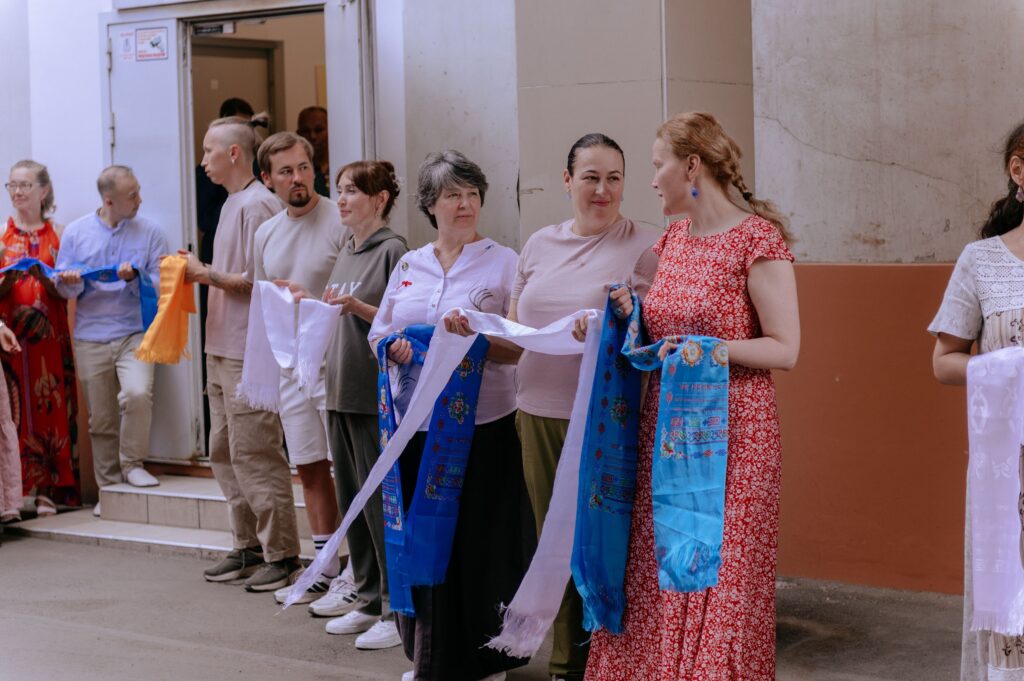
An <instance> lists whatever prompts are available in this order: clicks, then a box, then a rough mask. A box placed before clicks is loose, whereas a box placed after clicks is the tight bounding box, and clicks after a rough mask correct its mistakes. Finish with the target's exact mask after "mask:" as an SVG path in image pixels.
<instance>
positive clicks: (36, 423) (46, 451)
mask: <svg viewBox="0 0 1024 681" xmlns="http://www.w3.org/2000/svg"><path fill="white" fill-rule="evenodd" d="M6 187H7V192H8V195H9V196H10V198H11V205H12V206H13V207H14V211H15V214H14V215H13V216H11V217H10V218H8V220H7V228H6V230H5V231H4V233H3V236H2V237H0V239H2V242H3V248H4V251H3V256H2V260H0V265H2V266H3V267H7V266H8V265H13V264H14V263H16V262H18V261H19V260H21V259H22V258H35V259H37V260H39V261H41V262H43V263H45V264H47V265H49V266H50V267H53V265H54V263H55V262H56V259H57V251H58V249H59V248H60V237H59V236H58V235H57V232H56V230H55V229H54V227H53V223H52V222H51V221H50V217H49V216H50V214H51V213H52V212H53V207H54V203H53V186H52V185H51V184H50V175H49V173H48V172H47V170H46V166H44V165H41V164H39V163H36V162H35V161H18V162H17V163H15V164H14V166H13V167H12V168H11V174H10V179H9V180H8V182H7V184H6ZM0 320H2V321H3V322H4V323H5V324H7V325H8V326H10V327H11V329H12V330H13V331H14V333H15V334H16V335H17V337H18V341H19V342H20V343H21V346H22V352H21V353H19V354H17V355H13V356H5V357H4V358H3V368H4V374H5V376H6V379H7V390H8V391H9V394H10V401H11V409H12V411H13V415H14V423H15V425H16V426H17V428H18V440H19V445H20V447H21V466H22V485H23V489H24V492H25V494H26V495H30V494H32V493H33V491H34V494H35V503H36V510H37V511H38V512H39V514H40V515H50V514H53V513H56V512H57V504H65V505H69V506H77V505H79V504H80V503H81V500H80V486H79V473H78V458H77V450H76V449H75V434H76V417H77V388H76V383H75V365H74V358H73V356H72V354H71V335H70V332H69V329H68V314H67V302H66V301H65V300H64V298H62V297H61V296H60V295H59V294H58V293H57V291H56V289H55V288H54V286H53V283H52V282H51V281H50V280H49V279H48V278H47V277H46V276H45V275H44V274H43V273H42V272H41V271H40V270H39V269H38V268H33V269H32V270H30V271H28V272H24V273H22V272H15V271H11V272H8V273H6V274H5V275H4V277H3V279H2V280H0Z"/></svg>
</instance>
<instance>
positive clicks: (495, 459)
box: [369, 150, 536, 681]
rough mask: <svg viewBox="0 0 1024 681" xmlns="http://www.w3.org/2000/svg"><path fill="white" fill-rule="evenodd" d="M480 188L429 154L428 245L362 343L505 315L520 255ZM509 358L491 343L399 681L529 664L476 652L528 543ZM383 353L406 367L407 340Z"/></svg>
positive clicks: (424, 196)
mask: <svg viewBox="0 0 1024 681" xmlns="http://www.w3.org/2000/svg"><path fill="white" fill-rule="evenodd" d="M486 192H487V179H486V177H485V176H484V173H483V171H482V170H481V169H480V167H479V166H478V165H476V164H475V163H473V162H472V161H470V160H469V159H468V158H466V157H465V156H464V155H462V154H461V153H459V152H457V151H451V150H449V151H443V152H439V153H434V154H431V155H430V156H428V157H427V159H426V161H424V163H423V165H422V166H421V167H420V174H419V187H418V194H417V202H418V205H419V208H420V210H421V211H422V212H423V213H424V215H426V216H427V219H428V220H430V223H431V225H433V226H434V227H435V228H436V229H437V240H436V241H434V242H433V243H430V244H427V245H426V246H424V247H422V248H419V249H417V250H414V251H410V252H409V253H406V254H405V255H404V256H403V257H402V259H401V260H400V261H399V263H398V266H397V267H396V268H395V271H394V272H392V273H391V279H390V281H389V282H388V287H387V291H386V292H385V293H384V298H383V300H382V301H381V304H380V309H379V310H378V312H377V316H376V317H375V318H374V320H373V325H372V327H371V329H370V336H369V338H370V342H371V344H373V345H374V346H376V344H377V343H378V342H380V341H381V340H382V339H384V338H386V337H387V336H388V335H390V334H392V333H395V332H397V331H400V330H402V329H404V328H405V327H407V326H410V325H413V324H438V323H441V321H442V320H441V316H442V315H443V314H444V313H445V312H446V311H447V310H449V309H451V308H453V307H463V308H467V309H474V310H480V311H482V312H489V313H493V314H498V315H502V316H504V315H506V314H507V313H508V308H509V301H510V294H511V290H512V285H513V283H514V281H515V276H516V263H517V259H518V257H517V256H516V253H515V251H513V250H512V249H510V248H507V247H505V246H502V245H500V244H498V243H496V242H495V241H493V240H491V239H488V238H486V237H484V236H482V235H481V234H480V233H479V232H477V223H478V221H479V218H480V209H481V207H482V206H483V202H484V195H485V193H486ZM516 354H517V353H516V351H515V350H513V349H511V348H510V347H509V346H507V345H505V344H500V343H492V345H491V348H490V350H489V352H488V354H487V364H486V365H485V368H484V376H483V382H482V384H481V387H480V397H479V401H478V403H477V411H476V431H475V433H474V435H473V444H472V448H471V451H470V455H469V462H468V464H467V467H466V475H465V480H464V482H463V488H462V497H461V500H460V505H459V517H458V523H457V527H456V531H455V541H454V544H453V546H452V553H451V559H450V560H449V564H448V572H447V575H446V578H445V582H444V583H443V584H440V585H437V586H425V587H414V588H413V602H414V604H415V609H416V612H417V614H418V616H417V617H416V618H410V617H403V616H399V618H398V626H399V631H400V632H401V635H402V641H403V645H404V647H405V652H406V655H407V656H408V657H409V659H410V660H412V661H413V664H414V670H413V672H409V673H407V674H406V675H405V676H404V677H403V679H413V678H415V679H416V680H417V681H421V680H422V681H427V680H431V679H435V680H438V681H440V680H442V679H443V680H444V681H476V680H477V679H503V678H505V674H504V672H505V670H507V669H512V668H514V667H518V666H521V665H523V664H525V663H526V660H521V659H516V658H510V657H507V656H505V655H502V654H501V653H498V652H496V651H494V650H491V649H488V648H483V647H482V646H483V645H484V644H485V643H486V642H487V641H488V640H490V638H491V637H492V636H495V635H496V634H497V633H498V631H499V629H500V626H501V618H500V615H499V606H500V605H501V604H502V603H508V602H509V601H511V600H512V597H513V596H514V595H515V592H516V589H517V588H518V587H519V582H520V581H521V580H522V577H523V575H524V574H525V573H526V569H527V567H529V561H530V558H531V556H532V553H533V547H534V545H535V543H536V539H535V531H534V529H533V518H532V517H531V514H530V511H529V501H528V498H527V496H526V486H525V483H524V482H523V469H522V455H521V451H520V445H519V438H518V436H517V434H516V427H515V411H516V389H515V367H514V366H513V365H512V363H511V362H514V360H515V358H516ZM389 358H390V359H391V361H392V362H393V363H394V364H395V365H408V364H409V362H410V360H411V359H412V349H411V347H410V346H409V343H408V342H407V341H401V340H400V341H397V342H395V343H394V344H392V346H391V348H390V351H389ZM417 375H418V367H407V366H403V370H402V371H400V372H392V386H393V391H394V397H395V408H396V411H397V412H398V414H399V416H401V414H402V413H403V412H404V411H405V406H406V405H407V402H408V398H409V396H410V395H411V393H412V389H413V386H414V384H415V378H416V376H417ZM425 439H426V430H425V426H424V428H423V429H421V431H420V433H418V434H417V436H416V437H415V438H413V440H412V441H411V442H410V443H409V445H408V447H407V448H406V450H405V451H404V452H403V453H402V456H401V458H400V459H399V466H400V469H401V474H402V496H403V500H404V501H405V503H406V505H408V503H409V501H410V500H411V499H412V492H413V487H414V484H415V482H416V478H417V473H418V471H419V464H420V459H421V456H422V451H423V444H424V441H425Z"/></svg>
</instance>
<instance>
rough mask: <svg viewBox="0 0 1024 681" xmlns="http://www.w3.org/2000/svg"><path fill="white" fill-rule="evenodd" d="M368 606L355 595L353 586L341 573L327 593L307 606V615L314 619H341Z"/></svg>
mask: <svg viewBox="0 0 1024 681" xmlns="http://www.w3.org/2000/svg"><path fill="white" fill-rule="evenodd" d="M367 605H369V604H368V603H367V602H366V601H365V600H363V599H361V598H360V597H359V594H358V593H356V587H355V585H354V584H353V583H352V582H351V581H349V580H348V579H346V578H345V573H341V574H340V575H338V576H337V577H335V578H334V579H333V580H332V581H331V588H330V589H328V590H327V593H326V594H324V595H323V596H321V597H320V598H318V599H317V600H315V601H313V602H312V603H310V604H309V608H307V609H308V610H309V614H310V615H313V616H314V617H341V616H342V615H344V614H345V613H349V612H352V611H353V610H357V609H359V608H365V607H366V606H367Z"/></svg>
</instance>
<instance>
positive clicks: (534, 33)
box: [516, 0, 663, 242]
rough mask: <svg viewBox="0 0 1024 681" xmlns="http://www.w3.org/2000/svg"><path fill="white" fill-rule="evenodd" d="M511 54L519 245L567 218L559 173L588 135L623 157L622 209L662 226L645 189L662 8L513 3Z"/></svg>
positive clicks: (657, 98)
mask: <svg viewBox="0 0 1024 681" xmlns="http://www.w3.org/2000/svg"><path fill="white" fill-rule="evenodd" d="M516 51H517V56H518V60H519V77H518V87H519V121H518V130H519V139H520V152H519V153H520V188H519V192H520V201H521V206H522V218H521V237H520V238H521V241H522V242H525V241H526V239H527V238H528V237H529V236H530V235H531V234H533V233H534V232H535V231H537V230H538V229H540V228H541V227H544V226H545V225H550V224H552V223H555V222H561V221H563V220H566V219H568V218H571V217H572V206H571V205H570V204H569V202H568V200H566V196H565V186H564V184H563V182H562V171H563V170H564V169H565V165H566V156H567V154H568V151H569V148H570V147H571V146H572V144H573V142H575V141H576V140H577V139H579V138H580V137H581V136H583V135H585V134H586V133H589V132H603V133H605V134H607V135H609V136H610V137H612V138H613V139H615V140H616V141H617V142H618V143H619V145H620V146H621V147H622V149H623V151H624V152H625V156H626V185H625V195H624V196H625V202H624V203H623V206H622V211H623V213H624V214H625V215H627V216H629V217H631V218H633V219H634V220H638V221H643V222H647V223H651V224H654V225H658V226H660V225H661V224H662V216H661V210H660V207H659V204H658V201H657V197H656V196H655V194H654V192H653V191H652V190H651V188H650V186H649V185H650V180H651V172H650V168H651V166H650V159H651V144H652V143H653V140H654V130H655V128H657V126H658V124H659V123H660V122H661V120H662V108H663V106H662V104H663V103H662V82H661V76H662V59H661V11H660V6H659V3H657V2H639V3H626V2H616V3H603V4H602V6H601V9H600V11H593V3H592V2H588V0H565V1H562V2H545V0H519V1H518V2H516Z"/></svg>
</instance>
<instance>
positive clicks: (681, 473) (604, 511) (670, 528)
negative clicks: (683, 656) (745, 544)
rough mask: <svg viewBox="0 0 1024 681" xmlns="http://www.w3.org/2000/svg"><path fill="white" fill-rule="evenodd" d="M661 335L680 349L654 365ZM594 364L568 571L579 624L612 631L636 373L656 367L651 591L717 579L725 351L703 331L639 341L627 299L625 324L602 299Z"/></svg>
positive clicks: (625, 529) (625, 522)
mask: <svg viewBox="0 0 1024 681" xmlns="http://www.w3.org/2000/svg"><path fill="white" fill-rule="evenodd" d="M615 288H618V286H616V287H613V289H612V290H614V289H615ZM670 340H671V341H673V342H678V343H679V347H678V348H677V349H676V350H675V351H673V352H671V353H669V354H668V356H666V358H665V360H664V362H662V361H660V360H659V359H658V351H659V350H660V348H661V346H662V345H664V344H665V343H666V342H667V341H670ZM597 363H598V364H597V367H596V369H595V372H594V384H593V391H592V393H591V403H590V409H589V412H588V419H587V429H586V435H585V439H584V445H583V452H582V456H581V459H580V478H579V497H578V500H577V505H576V534H575V541H574V544H573V555H572V573H573V579H574V581H575V583H576V588H577V590H578V591H579V592H580V596H581V597H582V599H583V606H584V626H585V627H586V628H587V629H588V630H589V631H596V630H597V629H598V628H600V627H604V628H606V629H608V630H609V631H610V632H612V633H620V632H621V631H622V613H623V610H624V606H625V596H624V594H623V582H624V580H625V567H626V558H627V554H628V547H629V530H630V517H631V512H632V506H633V493H634V489H635V483H636V446H637V445H636V443H637V439H638V419H639V405H640V375H639V371H637V370H643V371H652V370H655V369H661V370H662V378H661V390H660V395H659V404H658V422H657V437H656V441H655V446H654V452H653V456H652V469H651V478H652V484H651V488H652V489H651V491H652V498H653V509H652V510H653V514H654V542H655V554H656V558H657V561H658V582H659V587H660V588H661V589H664V590H668V591H684V592H688V591H700V590H703V589H706V588H708V587H711V586H715V585H716V584H717V583H718V568H719V567H720V565H721V546H722V531H723V524H724V518H725V470H726V460H727V456H726V455H727V452H728V431H729V425H728V416H729V398H728V390H729V357H728V348H727V346H726V344H725V343H724V342H723V341H721V340H718V339H716V338H708V337H705V336H688V337H685V338H683V339H676V338H669V339H662V340H660V341H658V342H657V343H655V344H653V345H647V346H644V345H643V344H642V326H641V316H640V301H639V299H638V298H637V297H636V296H635V295H634V296H633V313H632V314H631V315H630V317H629V319H626V320H620V319H618V318H617V317H616V316H615V314H614V312H613V309H612V302H611V298H610V297H609V300H608V303H607V304H606V307H605V314H604V317H603V319H602V331H601V350H600V352H599V354H598V359H597Z"/></svg>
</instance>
